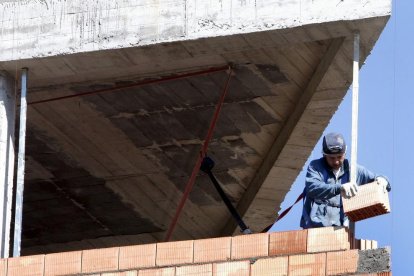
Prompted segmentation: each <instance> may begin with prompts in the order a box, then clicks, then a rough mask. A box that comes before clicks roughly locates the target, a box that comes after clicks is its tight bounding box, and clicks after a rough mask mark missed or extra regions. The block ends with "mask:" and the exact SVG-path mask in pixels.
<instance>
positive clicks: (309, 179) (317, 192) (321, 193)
mask: <svg viewBox="0 0 414 276" xmlns="http://www.w3.org/2000/svg"><path fill="white" fill-rule="evenodd" d="M305 185H306V191H307V196H309V197H312V198H316V199H329V198H332V197H334V196H336V195H338V194H339V193H340V192H341V184H339V183H335V184H334V183H332V184H327V183H325V181H324V179H323V176H322V174H321V172H320V170H318V169H317V168H316V167H315V166H314V165H313V164H312V162H311V164H309V166H308V171H307V173H306V182H305Z"/></svg>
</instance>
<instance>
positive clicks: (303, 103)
mask: <svg viewBox="0 0 414 276" xmlns="http://www.w3.org/2000/svg"><path fill="white" fill-rule="evenodd" d="M343 42H344V38H336V39H333V40H332V43H331V45H330V46H329V48H328V50H327V52H326V53H325V55H324V57H323V59H322V60H321V62H320V63H319V65H318V67H317V68H316V70H315V72H314V74H313V76H312V78H311V79H310V81H309V83H308V85H307V87H306V88H305V90H304V92H303V94H302V96H301V98H300V99H299V101H298V103H297V105H296V107H295V109H294V110H293V112H292V114H291V116H290V117H289V119H288V120H287V121H286V123H285V124H284V126H283V128H282V130H281V131H280V133H279V135H278V136H277V137H276V139H275V141H274V142H273V144H272V146H271V148H270V150H269V154H268V155H267V156H266V158H265V159H264V160H263V162H262V166H261V167H260V168H259V170H258V171H257V173H256V175H255V176H254V178H253V180H252V181H251V183H250V185H249V187H248V189H247V190H246V192H245V193H244V195H243V197H242V198H241V200H240V201H239V203H238V205H237V210H238V211H239V213H240V214H241V215H242V216H243V215H244V214H245V213H246V212H247V210H248V209H249V207H250V204H251V203H252V201H253V199H254V198H255V197H256V194H257V192H258V191H259V190H260V187H261V185H262V183H263V182H264V180H265V179H266V177H267V175H268V173H269V171H270V169H271V168H272V167H273V164H275V162H276V161H277V160H278V158H279V155H280V153H281V152H282V150H283V148H284V147H285V145H286V142H287V141H288V139H289V137H290V136H291V134H292V132H293V130H294V128H295V126H296V124H297V123H298V122H299V120H300V118H301V117H302V115H303V113H304V111H305V110H306V107H307V106H308V104H309V102H310V100H311V99H312V95H313V94H314V93H315V91H316V89H317V88H318V86H319V84H320V82H321V81H322V79H323V77H324V76H325V75H326V73H327V71H328V69H329V68H330V66H331V64H332V62H333V61H334V59H335V57H336V55H337V53H338V51H339V50H340V48H341V47H342V44H343ZM234 228H235V222H234V221H233V220H230V221H228V222H227V224H226V226H225V227H224V228H223V230H222V234H224V235H228V234H231V233H232V232H233V230H234Z"/></svg>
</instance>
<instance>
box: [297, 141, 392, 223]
mask: <svg viewBox="0 0 414 276" xmlns="http://www.w3.org/2000/svg"><path fill="white" fill-rule="evenodd" d="M322 154H323V157H322V158H320V159H316V160H313V161H312V162H311V163H310V164H309V166H308V170H307V174H306V183H305V189H304V196H305V198H304V204H303V210H302V218H301V221H300V226H301V227H303V228H314V227H325V226H347V227H348V226H349V220H348V218H347V217H346V215H345V214H344V210H343V207H342V200H341V196H340V194H341V193H342V195H343V196H345V197H353V196H355V195H356V194H357V192H358V185H363V184H366V183H370V182H373V181H374V180H377V182H378V184H379V185H382V186H383V188H384V189H387V191H390V190H391V186H390V184H389V183H388V180H387V178H386V177H384V176H377V175H375V174H374V173H372V172H371V171H369V170H367V169H366V168H364V167H362V166H359V165H358V167H357V176H356V183H352V182H350V175H349V163H348V160H347V159H345V154H346V144H345V140H344V137H343V136H342V134H340V133H328V134H326V135H325V136H324V138H323V142H322Z"/></svg>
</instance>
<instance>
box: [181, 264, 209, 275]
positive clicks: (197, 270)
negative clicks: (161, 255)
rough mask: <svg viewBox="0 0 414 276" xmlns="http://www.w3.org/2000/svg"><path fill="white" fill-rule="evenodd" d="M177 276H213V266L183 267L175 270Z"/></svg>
mask: <svg viewBox="0 0 414 276" xmlns="http://www.w3.org/2000/svg"><path fill="white" fill-rule="evenodd" d="M175 275H176V276H189V275H197V276H213V264H203V265H188V266H181V267H177V268H176V269H175Z"/></svg>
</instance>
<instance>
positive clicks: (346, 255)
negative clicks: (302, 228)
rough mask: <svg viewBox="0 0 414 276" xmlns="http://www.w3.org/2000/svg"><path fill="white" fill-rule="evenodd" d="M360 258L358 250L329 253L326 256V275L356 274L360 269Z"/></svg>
mask: <svg viewBox="0 0 414 276" xmlns="http://www.w3.org/2000/svg"><path fill="white" fill-rule="evenodd" d="M358 258H359V255H358V250H347V251H337V252H328V253H327V255H326V274H328V275H343V274H348V273H355V272H356V271H357V268H358Z"/></svg>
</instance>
